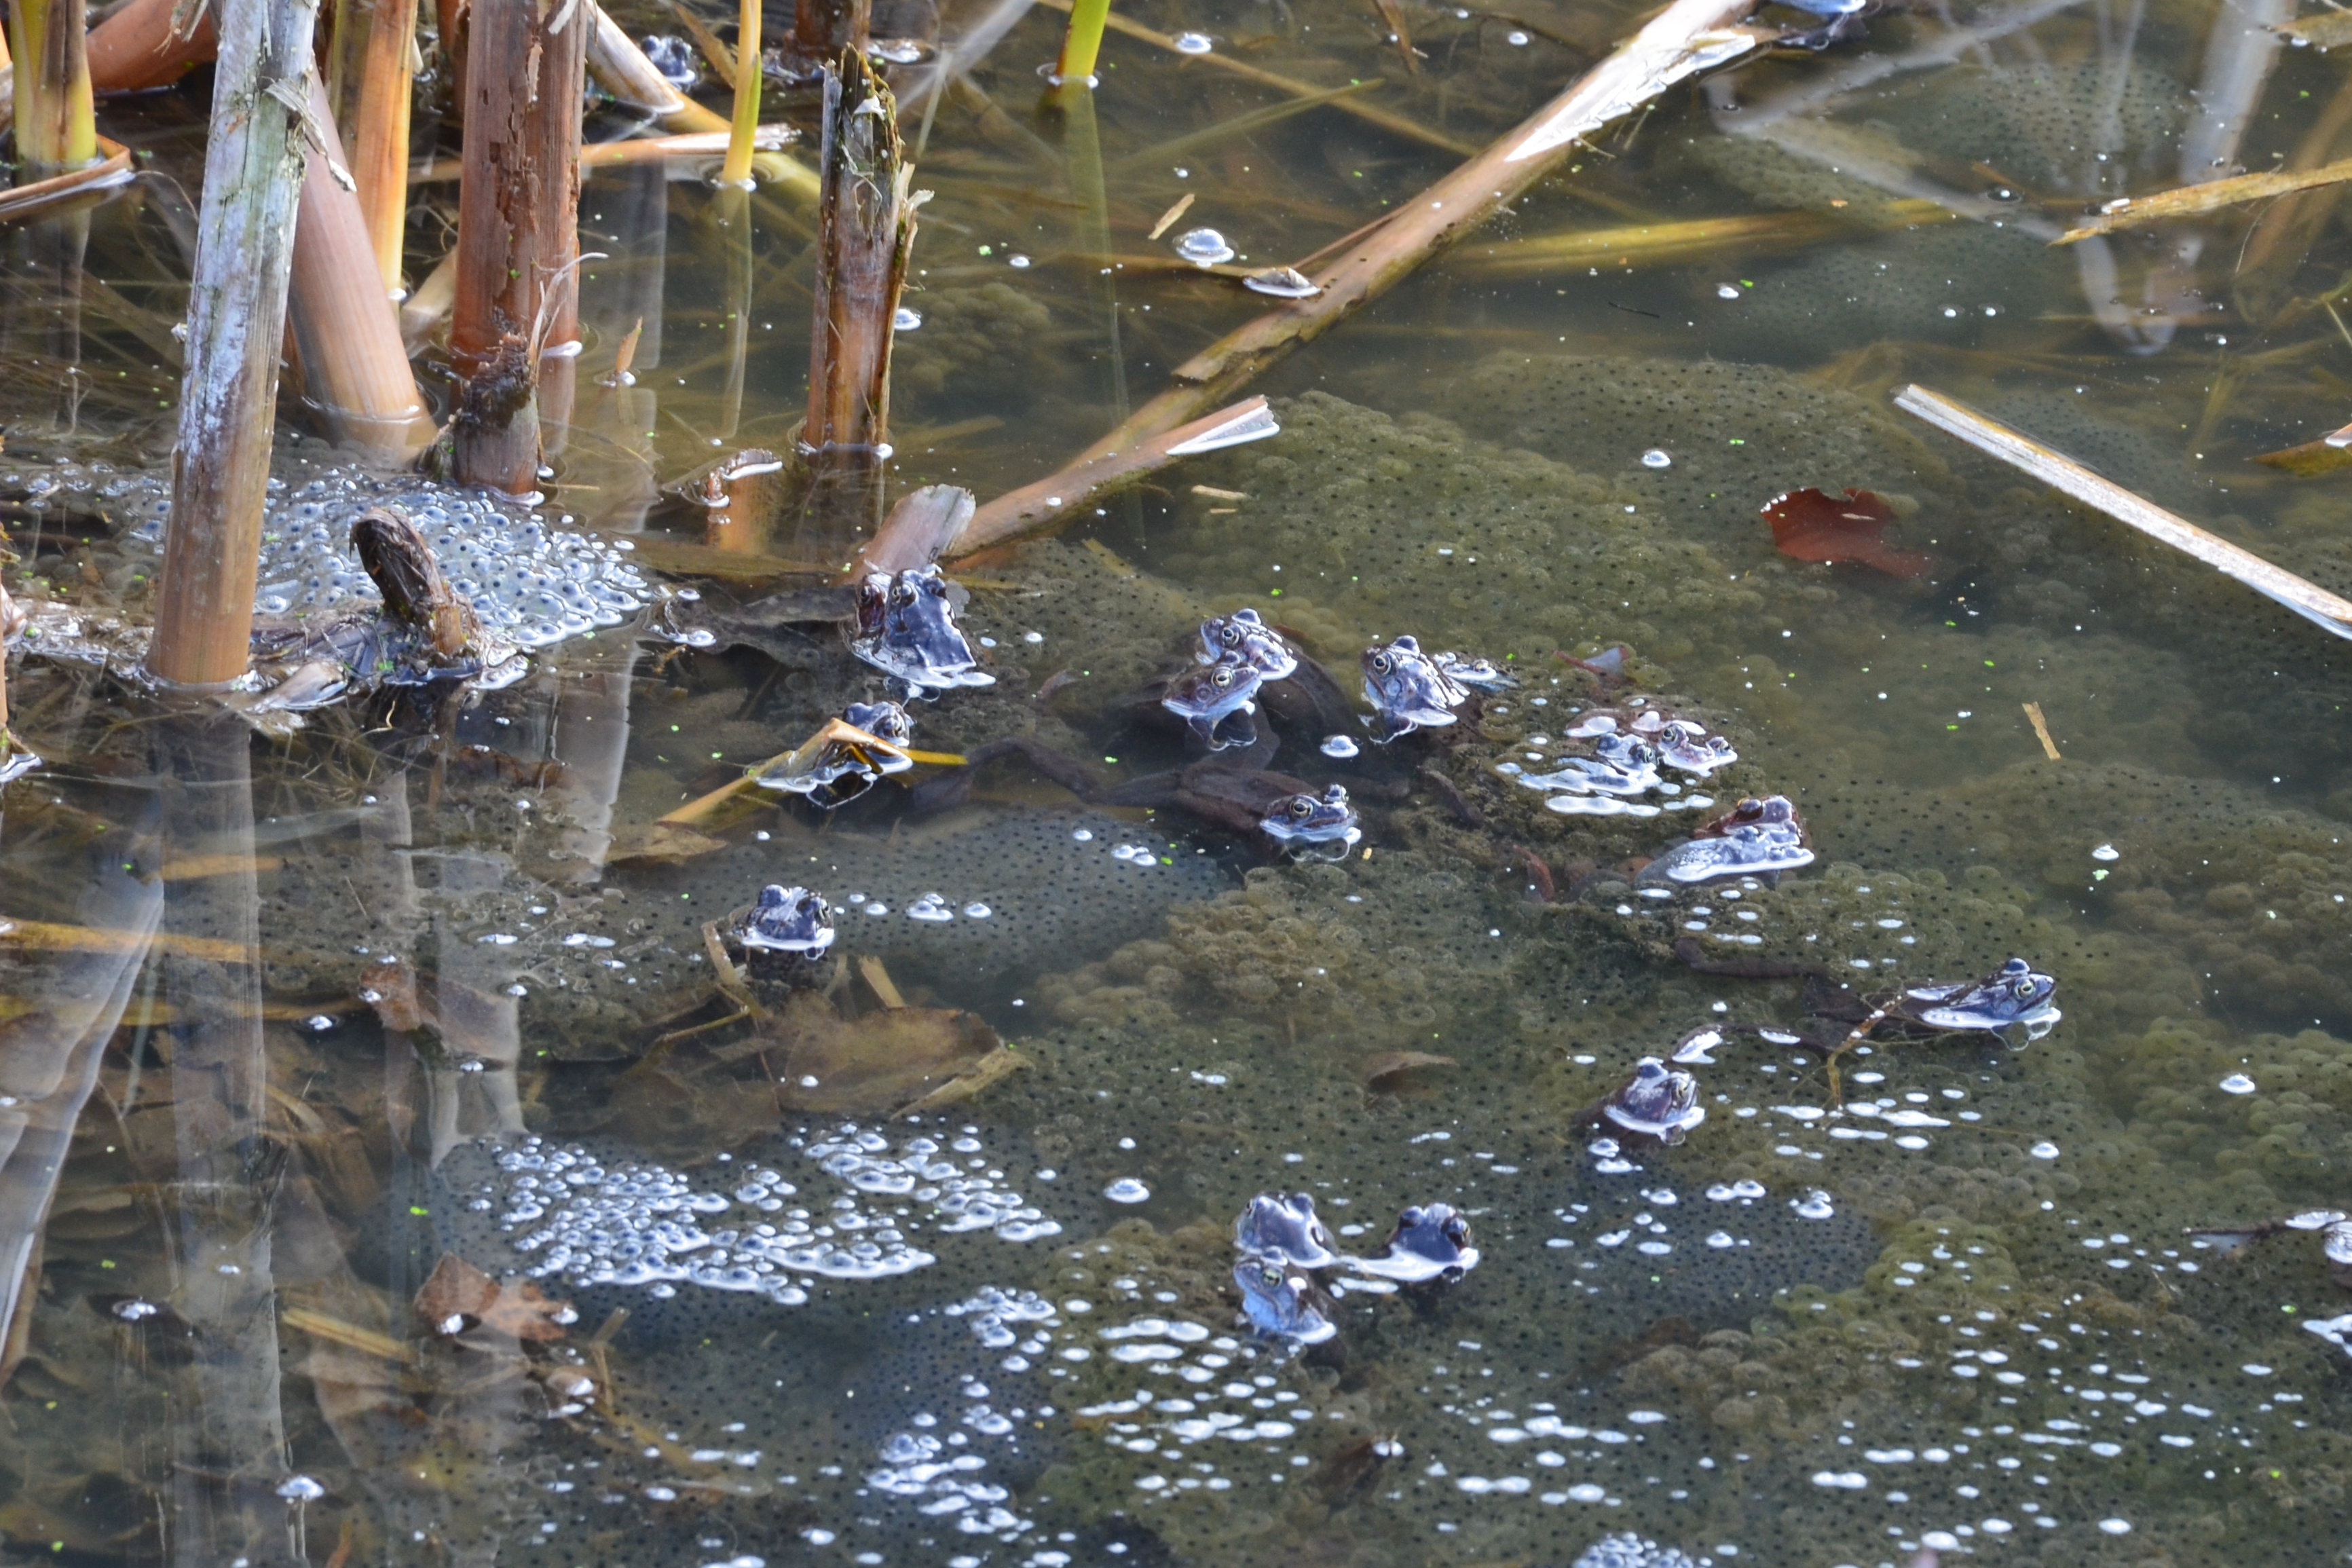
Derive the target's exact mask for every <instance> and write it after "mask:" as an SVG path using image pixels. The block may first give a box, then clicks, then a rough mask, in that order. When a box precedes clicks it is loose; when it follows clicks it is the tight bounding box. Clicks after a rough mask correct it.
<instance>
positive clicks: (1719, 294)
mask: <svg viewBox="0 0 2352 1568" xmlns="http://www.w3.org/2000/svg"><path fill="white" fill-rule="evenodd" d="M1715 297H1716V298H1717V299H1718V300H1737V299H1738V298H1739V290H1738V289H1737V288H1735V287H1734V286H1733V285H1731V284H1729V283H1718V284H1717V285H1716V286H1715Z"/></svg>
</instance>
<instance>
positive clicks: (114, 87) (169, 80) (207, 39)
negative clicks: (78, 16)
mask: <svg viewBox="0 0 2352 1568" xmlns="http://www.w3.org/2000/svg"><path fill="white" fill-rule="evenodd" d="M178 10H179V0H130V3H129V4H128V5H119V6H117V7H115V8H114V9H113V10H111V11H109V12H108V13H107V14H106V19H105V20H104V21H102V22H100V23H99V25H98V26H95V27H92V28H91V29H90V30H89V46H88V53H89V84H90V86H91V87H92V88H93V89H96V90H97V91H99V92H142V91H145V90H146V89H150V88H158V87H169V86H171V85H172V84H173V82H175V81H177V80H179V79H181V78H182V77H184V76H185V75H187V74H188V72H189V71H190V70H191V69H193V68H195V67H196V66H198V65H201V64H203V63H204V62H205V61H206V60H208V59H211V58H213V53H214V51H215V49H217V48H218V47H220V34H219V32H218V30H217V29H216V28H215V26H213V13H212V7H210V6H209V5H208V6H206V7H205V9H204V10H203V11H202V12H201V13H199V14H198V15H197V16H195V17H194V18H193V19H192V20H191V21H190V22H189V24H188V26H187V29H186V30H185V31H184V32H183V31H181V30H179V29H178V28H176V27H174V26H173V23H174V22H175V21H177V20H178Z"/></svg>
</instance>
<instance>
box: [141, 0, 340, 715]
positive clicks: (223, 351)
mask: <svg viewBox="0 0 2352 1568" xmlns="http://www.w3.org/2000/svg"><path fill="white" fill-rule="evenodd" d="M220 5H221V22H220V30H221V40H220V57H219V61H218V64H217V65H216V66H215V69H214V75H213V106H212V133H211V137H210V139H209V140H208V141H207V142H206V143H205V185H204V191H205V197H204V206H203V208H202V210H201V211H200V213H199V214H198V216H197V219H196V256H195V264H194V275H193V276H192V277H191V279H189V286H188V320H187V332H188V335H187V362H186V363H187V369H186V374H185V375H184V378H183V381H182V383H181V393H180V426H179V443H178V445H177V446H175V447H173V449H172V517H171V523H170V526H169V528H168V529H167V530H166V531H165V534H164V542H163V572H162V573H161V574H160V575H159V577H158V584H159V592H158V595H157V602H156V616H155V637H154V641H153V642H152V644H151V645H150V647H149V648H148V653H147V668H148V669H149V671H150V672H151V673H152V674H153V675H154V676H155V677H156V678H158V679H163V680H168V681H176V682H179V683H181V684H183V685H187V686H213V685H217V684H219V683H220V682H223V681H228V680H234V679H236V678H237V677H238V676H241V675H243V674H244V673H245V668H246V661H247V653H246V649H247V642H248V641H249V640H250V638H251V637H252V632H253V589H254V579H255V575H256V573H257V568H258V565H259V562H260V552H261V509H262V501H263V500H264V497H265V495H266V494H267V489H268V482H269V445H270V442H269V437H270V425H271V419H272V416H273V414H274V412H275V410H276V407H277V401H278V344H279V343H280V342H283V341H284V340H285V336H286V289H287V279H288V276H289V272H290V270H291V266H290V264H291V261H292V258H293V248H294V215H295V211H296V206H297V204H298V202H299V195H300V191H301V169H302V158H301V146H302V142H301V135H302V132H301V122H302V121H303V119H304V110H305V108H306V100H304V99H303V98H302V96H301V95H300V93H299V90H297V89H287V92H286V94H285V95H281V94H280V93H279V92H277V91H273V90H272V89H273V88H283V87H285V84H288V83H299V82H301V81H302V80H304V79H305V78H306V77H308V75H309V74H310V24H311V21H312V19H313V18H314V17H315V16H316V15H317V12H316V9H315V8H314V7H313V6H312V5H306V4H304V3H303V0H220ZM289 96H290V98H291V101H290V102H289Z"/></svg>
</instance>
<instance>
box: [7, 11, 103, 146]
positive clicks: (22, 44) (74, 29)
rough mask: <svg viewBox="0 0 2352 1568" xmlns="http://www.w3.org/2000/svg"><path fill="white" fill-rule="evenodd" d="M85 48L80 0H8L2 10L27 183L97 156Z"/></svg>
mask: <svg viewBox="0 0 2352 1568" xmlns="http://www.w3.org/2000/svg"><path fill="white" fill-rule="evenodd" d="M87 44H88V26H87V24H86V22H85V21H84V18H83V13H82V0H14V3H13V4H12V5H10V6H9V7H8V45H9V50H10V56H11V59H12V61H13V63H14V68H15V72H14V74H15V89H16V106H15V107H16V161H17V163H19V165H21V167H22V168H23V170H24V171H25V173H26V174H27V175H28V176H29V177H30V178H31V179H35V180H40V179H47V178H48V177H49V176H51V175H53V174H65V173H67V172H68V171H70V170H74V169H79V168H81V167H83V166H84V165H85V164H88V163H93V162H95V161H96V160H97V158H98V119H97V114H96V110H95V106H94V105H93V103H92V101H91V99H90V86H89V50H88V47H87Z"/></svg>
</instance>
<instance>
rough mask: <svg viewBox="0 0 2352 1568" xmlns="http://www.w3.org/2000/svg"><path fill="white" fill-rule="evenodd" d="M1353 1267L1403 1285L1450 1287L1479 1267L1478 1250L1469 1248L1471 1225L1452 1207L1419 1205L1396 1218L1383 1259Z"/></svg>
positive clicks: (1358, 1262) (1354, 1263)
mask: <svg viewBox="0 0 2352 1568" xmlns="http://www.w3.org/2000/svg"><path fill="white" fill-rule="evenodd" d="M1352 1266H1353V1267H1354V1268H1355V1269H1356V1270H1357V1272H1359V1273H1362V1274H1370V1275H1371V1276H1373V1277H1374V1278H1375V1279H1393V1280H1395V1281H1396V1282H1397V1283H1399V1284H1401V1285H1426V1284H1428V1283H1429V1282H1430V1281H1432V1280H1440V1279H1442V1280H1444V1281H1446V1282H1447V1283H1449V1284H1450V1283H1452V1282H1453V1281H1454V1280H1456V1279H1461V1278H1462V1276H1464V1275H1465V1274H1467V1273H1468V1272H1470V1270H1472V1269H1473V1268H1477V1267H1478V1249H1477V1248H1476V1247H1474V1246H1472V1245H1471V1244H1470V1222H1469V1221H1468V1220H1466V1219H1465V1218H1463V1217H1462V1215H1461V1213H1460V1211H1458V1210H1456V1209H1455V1208H1454V1206H1453V1205H1450V1204H1431V1205H1428V1206H1427V1207H1425V1208H1424V1207H1421V1206H1418V1205H1416V1206H1414V1207H1412V1208H1408V1209H1406V1210H1405V1211H1404V1212H1403V1213H1402V1214H1401V1215H1397V1222H1396V1228H1395V1229H1394V1230H1392V1231H1391V1232H1390V1233H1389V1242H1388V1247H1387V1248H1386V1249H1385V1250H1384V1251H1383V1252H1382V1253H1381V1256H1380V1257H1378V1258H1355V1259H1353V1260H1352Z"/></svg>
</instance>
